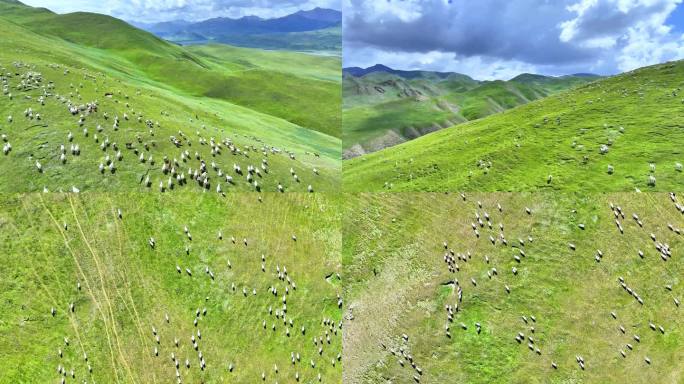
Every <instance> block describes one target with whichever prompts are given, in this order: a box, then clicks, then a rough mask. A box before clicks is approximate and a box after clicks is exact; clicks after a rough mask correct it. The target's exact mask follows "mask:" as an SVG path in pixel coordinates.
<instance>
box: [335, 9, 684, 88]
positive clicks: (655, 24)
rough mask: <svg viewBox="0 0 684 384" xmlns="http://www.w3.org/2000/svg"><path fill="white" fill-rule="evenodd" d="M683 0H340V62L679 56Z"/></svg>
mask: <svg viewBox="0 0 684 384" xmlns="http://www.w3.org/2000/svg"><path fill="white" fill-rule="evenodd" d="M683 8H684V5H682V0H477V1H474V0H377V1H364V0H343V14H344V16H343V17H344V53H343V60H344V65H345V66H362V67H367V66H370V65H373V64H375V63H382V64H385V65H389V66H391V67H394V68H398V69H426V70H439V71H454V72H461V73H465V74H468V75H470V76H472V77H474V78H477V79H509V78H511V77H514V76H515V75H517V74H519V73H521V72H532V73H541V74H548V75H563V74H570V73H577V72H592V73H597V74H602V75H610V74H615V73H619V72H624V71H628V70H631V69H634V68H638V67H641V66H645V65H650V64H655V63H659V62H663V61H668V60H673V59H681V58H684V9H683Z"/></svg>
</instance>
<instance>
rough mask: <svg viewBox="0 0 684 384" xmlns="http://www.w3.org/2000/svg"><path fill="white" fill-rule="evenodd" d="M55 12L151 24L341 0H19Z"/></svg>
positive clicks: (281, 11) (279, 12)
mask: <svg viewBox="0 0 684 384" xmlns="http://www.w3.org/2000/svg"><path fill="white" fill-rule="evenodd" d="M21 1H22V2H23V3H25V4H28V5H31V6H34V7H45V8H48V9H51V10H53V11H55V12H58V13H67V12H75V11H86V12H96V13H102V14H105V15H111V16H114V17H117V18H120V19H123V20H128V21H136V22H141V23H154V22H159V21H169V20H178V19H184V20H189V21H197V20H205V19H210V18H212V17H219V16H222V17H233V18H237V17H241V16H250V15H255V16H260V17H264V18H272V17H280V16H285V15H288V14H290V13H294V12H297V11H299V10H309V9H312V8H315V7H323V8H332V9H337V10H340V9H341V3H340V1H341V0H95V1H93V0H69V1H65V0H21Z"/></svg>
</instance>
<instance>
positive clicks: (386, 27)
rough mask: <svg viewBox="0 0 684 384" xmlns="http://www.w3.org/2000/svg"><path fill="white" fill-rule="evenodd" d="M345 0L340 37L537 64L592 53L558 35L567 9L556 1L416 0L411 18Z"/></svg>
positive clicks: (413, 49)
mask: <svg viewBox="0 0 684 384" xmlns="http://www.w3.org/2000/svg"><path fill="white" fill-rule="evenodd" d="M351 3H352V7H350V8H345V24H344V27H345V37H344V38H345V41H348V42H354V43H363V44H367V45H371V46H375V47H383V48H387V49H392V50H400V51H409V52H429V51H432V50H438V51H447V52H454V53H458V54H460V55H464V56H476V55H485V56H493V57H499V58H502V59H507V60H522V61H528V62H532V63H540V64H548V63H558V62H566V61H569V60H570V61H572V60H582V59H586V58H588V57H591V56H592V55H594V54H595V52H593V51H594V50H592V49H583V48H579V47H576V46H573V45H571V44H567V43H563V42H561V41H560V39H559V37H558V32H559V30H558V24H559V23H560V22H562V21H563V20H567V19H568V18H571V17H572V14H571V13H569V12H568V11H567V10H566V9H565V6H563V5H560V4H559V2H553V3H552V4H551V3H549V2H546V1H540V0H515V1H497V0H481V1H454V2H452V3H447V2H444V1H430V2H422V3H420V4H419V5H418V10H417V12H419V13H420V16H418V17H416V18H415V19H412V20H411V19H409V20H402V18H401V17H400V16H398V15H393V14H385V15H381V16H379V17H378V18H372V17H368V14H365V13H363V12H355V11H354V9H356V10H357V11H358V10H361V9H363V7H362V6H361V7H359V8H356V6H358V5H359V4H360V3H362V2H360V1H352V2H351ZM388 3H396V2H388ZM399 3H402V2H399ZM350 9H351V11H350Z"/></svg>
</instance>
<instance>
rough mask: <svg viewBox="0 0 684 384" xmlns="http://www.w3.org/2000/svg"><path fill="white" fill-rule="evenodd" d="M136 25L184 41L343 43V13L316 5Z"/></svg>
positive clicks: (308, 46)
mask: <svg viewBox="0 0 684 384" xmlns="http://www.w3.org/2000/svg"><path fill="white" fill-rule="evenodd" d="M132 24H134V25H135V26H137V27H139V28H141V29H144V30H146V31H148V32H151V33H153V34H155V35H157V36H159V37H161V38H164V39H167V40H170V41H174V42H177V43H181V44H197V43H205V42H212V41H213V42H220V43H226V44H231V45H237V46H244V47H252V48H266V49H295V50H319V51H320V50H324V51H336V50H340V49H341V46H342V32H341V24H342V13H341V12H340V11H337V10H334V9H326V8H314V9H311V10H307V11H298V12H295V13H292V14H289V15H286V16H283V17H278V18H271V19H265V18H261V17H258V16H244V17H241V18H237V19H233V18H228V17H216V18H211V19H207V20H203V21H198V22H191V21H187V20H173V21H166V22H160V23H154V24H145V23H136V22H132Z"/></svg>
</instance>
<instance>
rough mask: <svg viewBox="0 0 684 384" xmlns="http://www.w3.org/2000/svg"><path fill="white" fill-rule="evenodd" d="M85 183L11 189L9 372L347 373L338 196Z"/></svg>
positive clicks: (205, 378) (143, 377)
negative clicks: (150, 190) (81, 191)
mask: <svg viewBox="0 0 684 384" xmlns="http://www.w3.org/2000/svg"><path fill="white" fill-rule="evenodd" d="M81 196H82V197H79V195H74V194H27V195H23V196H17V195H14V196H9V195H5V196H4V198H3V199H2V203H0V227H1V228H2V231H0V240H1V242H2V244H3V252H2V255H0V272H1V273H2V276H3V278H2V279H0V299H1V300H2V306H3V310H2V311H0V370H1V371H2V375H0V382H1V383H29V382H30V383H37V382H41V383H48V382H49V383H53V382H54V383H58V382H60V379H61V378H66V382H67V383H76V382H78V383H81V382H88V383H97V382H100V383H169V382H176V376H177V375H179V377H180V378H181V380H182V382H184V383H199V382H203V383H207V384H209V383H225V382H234V383H256V382H262V373H263V374H264V375H265V380H267V382H269V383H271V382H275V381H279V382H296V377H297V375H299V382H302V383H313V382H322V383H336V382H337V383H339V382H340V378H341V372H342V362H341V360H339V356H340V355H339V354H340V353H341V352H342V329H341V327H340V321H341V314H342V313H341V312H342V311H341V309H339V307H338V305H339V303H338V300H339V295H340V294H341V287H340V284H341V283H340V280H339V274H338V273H339V272H341V271H340V269H341V265H340V259H339V254H340V253H339V252H340V246H341V238H340V229H339V224H340V219H339V210H338V209H337V206H338V204H339V202H338V200H337V199H336V198H334V197H333V196H330V197H327V196H326V195H324V194H285V195H280V194H275V193H270V194H265V195H264V198H263V202H260V201H258V200H257V197H256V196H255V195H253V194H240V195H233V196H230V197H228V199H219V198H217V197H216V196H215V195H198V196H193V195H189V194H183V195H175V196H171V195H166V196H165V195H144V194H139V193H132V194H97V193H94V194H88V195H81ZM119 210H120V212H121V217H119V213H118V212H119ZM186 226H187V229H188V233H189V235H188V234H186V233H185V232H184V227H186ZM219 232H220V233H221V234H222V238H219ZM293 236H296V241H294V240H293V238H292V237H293ZM150 238H153V239H154V244H155V245H154V247H151V246H150V244H149V241H150ZM232 238H234V239H235V241H234V242H233V241H232ZM244 240H246V242H247V244H245V243H244ZM186 250H187V251H186ZM262 260H263V261H262ZM177 267H178V268H180V273H179V272H177V269H176V268H177ZM187 271H189V272H190V273H188V272H187ZM243 289H244V293H243ZM272 289H275V294H274V293H273V292H274V291H273V290H272ZM72 304H73V309H72V307H71V305H72ZM53 308H54V310H55V312H54V315H53V314H52V313H51V311H52V309H53ZM269 308H271V311H269ZM205 310H206V312H205ZM197 311H199V314H198V313H197ZM167 316H168V320H167ZM264 322H266V327H264V326H263V323H264ZM290 322H291V323H290ZM302 329H303V331H302ZM157 337H158V339H157ZM314 338H317V339H320V342H317V344H314V343H313V342H312V340H313V339H314ZM175 340H178V344H177V345H176V342H175ZM193 340H194V341H195V342H196V343H197V347H194V346H193ZM67 341H68V342H67ZM319 348H321V349H320V350H319ZM155 350H156V353H155ZM60 351H61V352H60ZM291 354H294V356H295V363H294V364H293V363H292V358H291ZM172 356H175V358H176V360H175V361H178V368H177V369H176V366H175V361H174V360H173V359H172ZM186 359H187V361H188V362H189V368H188V367H187V366H186ZM202 360H204V362H205V364H206V366H205V368H204V369H201V367H200V362H201V361H202ZM312 362H313V366H312ZM231 366H232V370H231ZM60 367H63V368H64V371H63V373H60V372H59V368H60ZM276 367H277V368H276ZM72 372H73V377H72ZM176 372H178V373H176ZM319 375H320V376H319ZM319 378H320V379H319Z"/></svg>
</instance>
